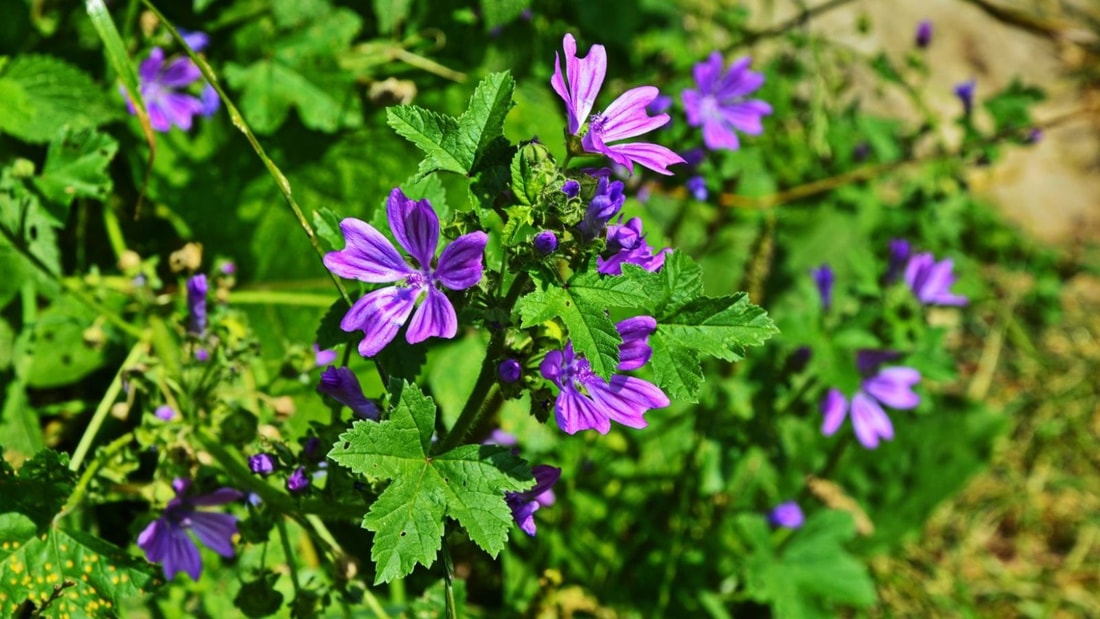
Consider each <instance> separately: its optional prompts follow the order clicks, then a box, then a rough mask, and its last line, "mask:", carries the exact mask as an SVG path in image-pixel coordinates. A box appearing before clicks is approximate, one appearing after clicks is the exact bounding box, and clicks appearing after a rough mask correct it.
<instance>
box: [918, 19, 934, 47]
mask: <svg viewBox="0 0 1100 619" xmlns="http://www.w3.org/2000/svg"><path fill="white" fill-rule="evenodd" d="M915 38H916V43H917V47H919V48H921V49H924V48H926V47H928V44H929V43H931V42H932V20H929V19H922V20H921V21H920V23H919V24H917V34H916V37H915Z"/></svg>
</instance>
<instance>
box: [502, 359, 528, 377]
mask: <svg viewBox="0 0 1100 619" xmlns="http://www.w3.org/2000/svg"><path fill="white" fill-rule="evenodd" d="M497 376H499V377H500V380H501V382H505V383H514V382H516V381H518V380H519V379H520V377H521V376H523V368H522V367H520V365H519V361H516V360H515V359H512V358H508V359H505V360H504V361H501V362H500V365H499V366H497Z"/></svg>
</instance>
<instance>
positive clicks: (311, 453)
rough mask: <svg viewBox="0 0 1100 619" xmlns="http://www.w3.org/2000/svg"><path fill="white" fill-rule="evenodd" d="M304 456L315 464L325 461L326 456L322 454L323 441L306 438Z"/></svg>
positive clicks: (311, 437)
mask: <svg viewBox="0 0 1100 619" xmlns="http://www.w3.org/2000/svg"><path fill="white" fill-rule="evenodd" d="M302 455H303V456H305V457H306V459H308V460H313V461H314V462H316V461H318V460H323V459H324V457H325V455H324V454H322V453H321V439H319V438H317V437H316V436H310V437H308V438H306V440H305V442H304V443H302Z"/></svg>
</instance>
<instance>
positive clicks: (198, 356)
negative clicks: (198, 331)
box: [195, 348, 210, 363]
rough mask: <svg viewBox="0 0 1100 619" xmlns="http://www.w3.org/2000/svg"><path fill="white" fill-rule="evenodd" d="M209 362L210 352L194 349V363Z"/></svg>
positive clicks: (203, 349)
mask: <svg viewBox="0 0 1100 619" xmlns="http://www.w3.org/2000/svg"><path fill="white" fill-rule="evenodd" d="M209 360H210V351H208V350H206V349H205V348H196V349H195V361H198V362H199V363H206V362H207V361H209Z"/></svg>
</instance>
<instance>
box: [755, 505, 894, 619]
mask: <svg viewBox="0 0 1100 619" xmlns="http://www.w3.org/2000/svg"><path fill="white" fill-rule="evenodd" d="M737 525H738V528H739V529H740V531H741V534H742V535H743V536H744V538H745V540H746V542H748V544H749V546H750V547H751V548H752V551H751V553H750V554H749V556H748V557H747V559H746V561H745V578H746V587H747V590H748V594H749V597H751V598H752V599H754V600H757V601H759V602H768V603H771V604H772V606H773V609H774V612H775V616H776V617H777V618H778V619H797V618H801V617H817V616H836V611H835V607H836V606H837V605H850V606H857V607H866V606H870V605H871V604H873V603H874V601H875V587H874V583H873V581H872V580H871V578H870V576H869V575H868V573H867V568H866V567H865V566H864V565H863V564H862V563H861V562H860V561H858V560H857V559H856V558H855V557H853V556H852V555H851V554H849V553H848V552H847V551H846V550H845V549H844V542H846V541H848V540H850V539H851V538H852V537H853V536H854V535H855V527H854V525H853V524H852V518H851V516H849V515H848V514H846V513H844V512H838V511H824V512H818V513H816V514H814V515H813V516H811V517H810V518H809V519H808V520H807V521H806V524H805V525H804V526H803V527H802V528H801V529H799V530H797V531H793V532H791V533H790V535H791V536H792V537H791V539H790V540H789V541H788V542H787V543H786V544H785V545H782V546H778V547H777V545H776V544H775V543H774V541H773V540H772V534H771V533H770V532H769V531H768V528H767V524H766V523H765V521H764V519H763V518H761V517H760V516H757V515H751V516H750V515H746V516H743V517H741V518H739V519H738V521H737ZM828 611H833V612H828Z"/></svg>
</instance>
